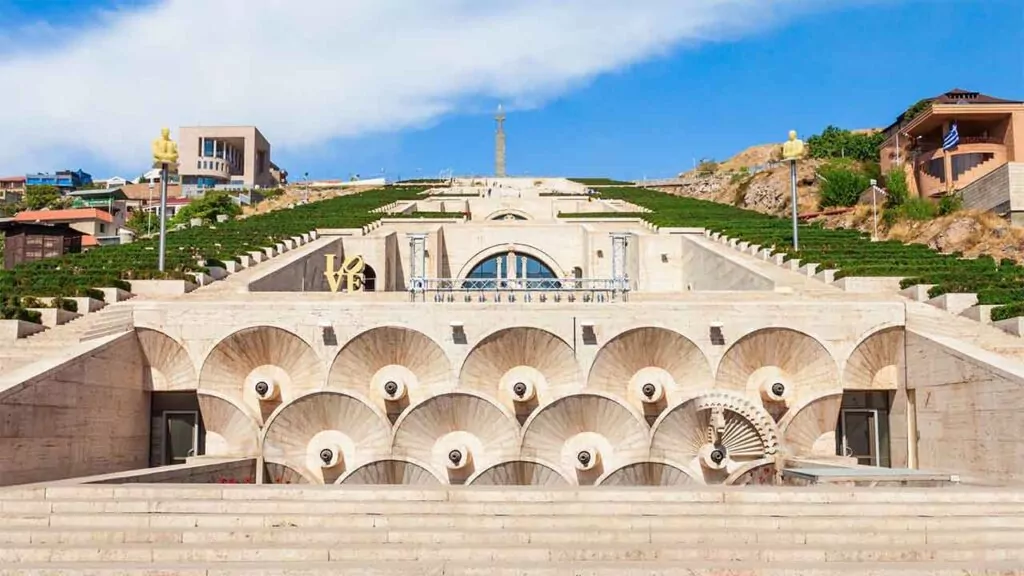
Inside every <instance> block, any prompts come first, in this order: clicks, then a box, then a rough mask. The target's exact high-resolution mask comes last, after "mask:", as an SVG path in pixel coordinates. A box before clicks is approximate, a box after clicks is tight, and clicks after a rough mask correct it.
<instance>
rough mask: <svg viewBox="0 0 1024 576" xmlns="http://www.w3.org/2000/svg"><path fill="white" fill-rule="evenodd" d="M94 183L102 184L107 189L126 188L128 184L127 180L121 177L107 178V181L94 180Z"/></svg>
mask: <svg viewBox="0 0 1024 576" xmlns="http://www.w3.org/2000/svg"><path fill="white" fill-rule="evenodd" d="M93 182H94V183H96V184H101V185H102V186H104V187H106V188H118V187H121V186H124V185H125V184H127V183H128V181H127V180H125V179H124V178H122V177H120V176H111V177H110V178H107V179H106V180H93Z"/></svg>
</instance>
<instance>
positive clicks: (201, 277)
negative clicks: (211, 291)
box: [189, 272, 213, 286]
mask: <svg viewBox="0 0 1024 576" xmlns="http://www.w3.org/2000/svg"><path fill="white" fill-rule="evenodd" d="M189 276H191V277H192V278H193V279H194V280H195V284H196V285H197V286H208V285H210V284H212V283H213V277H212V276H210V275H209V274H206V273H203V272H190V273H189Z"/></svg>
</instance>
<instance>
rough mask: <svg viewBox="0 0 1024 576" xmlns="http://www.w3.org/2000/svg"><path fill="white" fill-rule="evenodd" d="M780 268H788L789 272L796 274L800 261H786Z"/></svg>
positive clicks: (797, 259)
mask: <svg viewBox="0 0 1024 576" xmlns="http://www.w3.org/2000/svg"><path fill="white" fill-rule="evenodd" d="M782 266H783V268H789V269H790V270H792V271H794V272H797V271H799V270H800V259H799V258H791V259H789V260H786V262H785V263H784V264H783V265H782Z"/></svg>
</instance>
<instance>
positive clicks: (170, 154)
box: [153, 128, 178, 168]
mask: <svg viewBox="0 0 1024 576" xmlns="http://www.w3.org/2000/svg"><path fill="white" fill-rule="evenodd" d="M164 164H171V165H177V164H178V145H177V144H175V143H174V141H173V140H171V131H170V129H168V128H162V129H161V130H160V137H159V138H157V139H156V140H153V166H154V167H156V168H160V167H161V166H163V165H164Z"/></svg>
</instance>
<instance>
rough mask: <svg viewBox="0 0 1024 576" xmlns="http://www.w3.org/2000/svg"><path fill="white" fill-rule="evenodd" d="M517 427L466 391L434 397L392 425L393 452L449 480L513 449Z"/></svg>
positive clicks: (466, 475)
mask: <svg viewBox="0 0 1024 576" xmlns="http://www.w3.org/2000/svg"><path fill="white" fill-rule="evenodd" d="M518 439H519V425H518V424H517V423H516V421H515V418H514V417H513V416H512V414H510V413H507V412H505V411H504V410H502V409H501V408H500V407H499V406H497V405H496V404H494V403H492V402H491V401H489V400H487V399H486V398H483V397H480V396H477V395H475V394H470V393H464V392H453V393H450V394H443V395H440V396H435V397H433V398H430V399H429V400H426V401H424V402H422V403H421V404H418V405H416V406H413V407H412V408H410V409H409V410H408V411H407V412H405V413H404V414H402V416H401V417H400V418H399V419H398V422H396V423H395V435H394V440H393V442H392V454H394V455H395V456H396V457H408V458H410V459H412V460H414V461H417V462H424V463H425V464H427V465H428V466H429V467H430V468H431V469H432V470H433V471H434V473H435V474H436V475H437V476H438V477H441V478H445V479H447V480H448V482H450V483H452V484H462V483H464V482H465V481H466V480H468V479H469V478H470V477H471V476H472V475H473V474H474V473H476V472H477V471H478V470H484V469H486V468H489V467H490V466H492V465H494V464H496V463H498V462H502V461H505V460H511V459H512V458H514V457H515V455H516V452H517V443H518Z"/></svg>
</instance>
